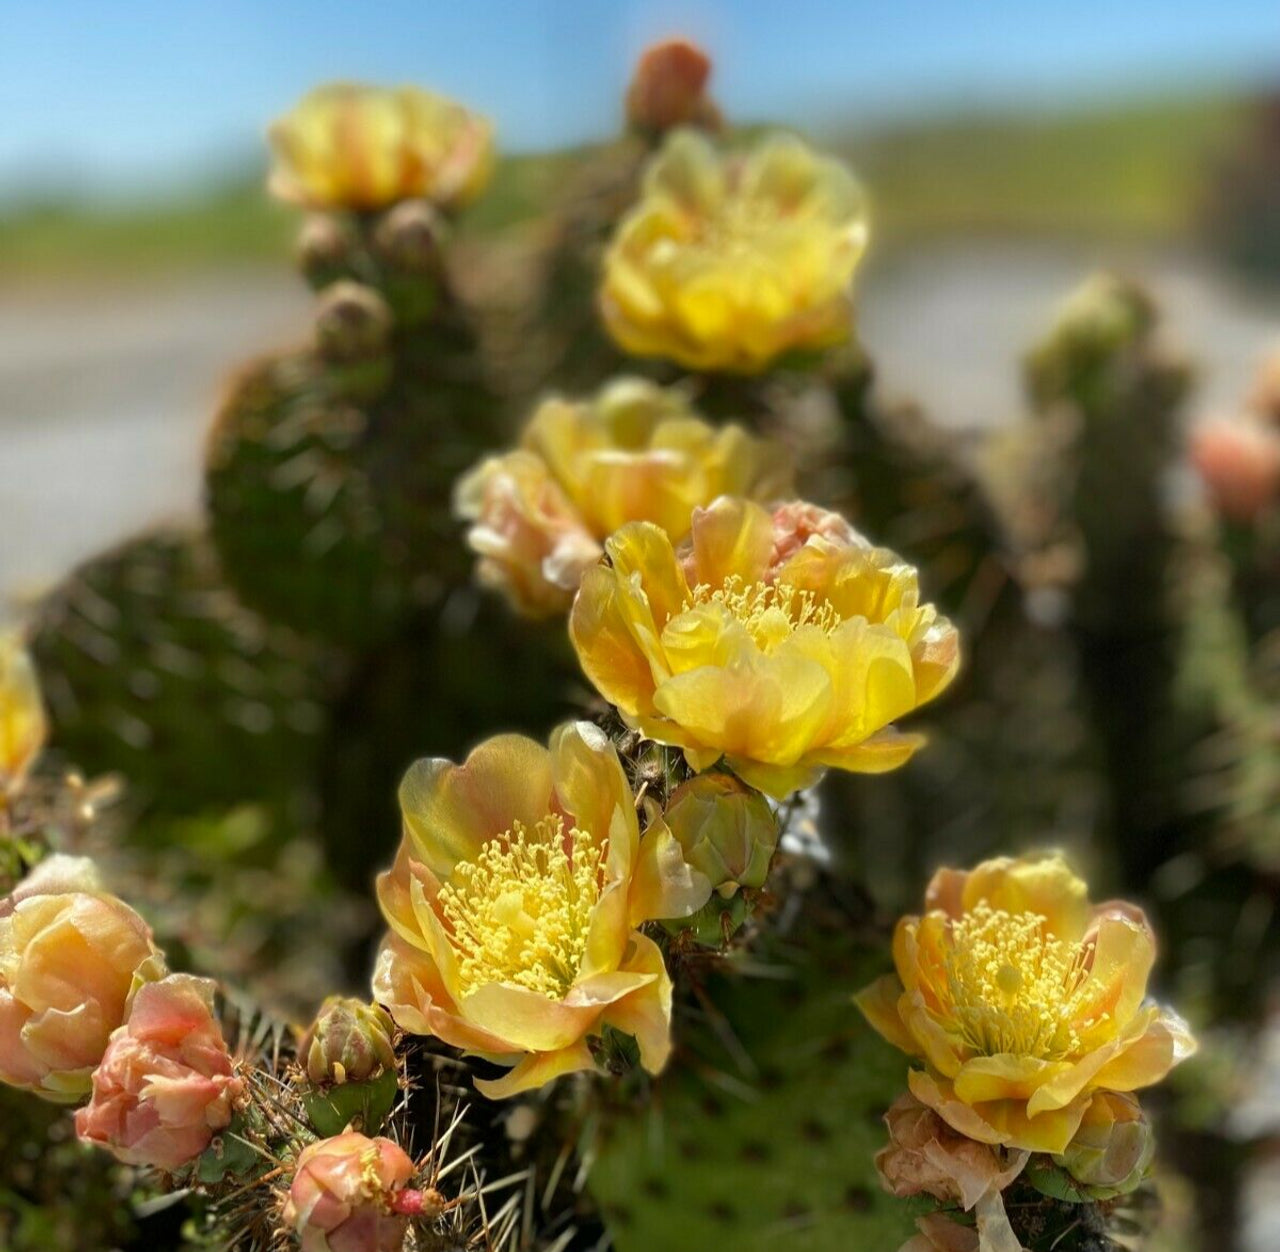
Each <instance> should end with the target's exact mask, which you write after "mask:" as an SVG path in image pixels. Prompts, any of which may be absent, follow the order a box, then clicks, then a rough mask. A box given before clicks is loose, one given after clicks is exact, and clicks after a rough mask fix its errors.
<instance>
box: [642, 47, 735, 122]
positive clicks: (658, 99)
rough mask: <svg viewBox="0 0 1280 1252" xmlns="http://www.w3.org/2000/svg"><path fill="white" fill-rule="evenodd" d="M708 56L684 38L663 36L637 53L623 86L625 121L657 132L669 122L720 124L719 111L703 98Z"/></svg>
mask: <svg viewBox="0 0 1280 1252" xmlns="http://www.w3.org/2000/svg"><path fill="white" fill-rule="evenodd" d="M710 77H711V58H710V57H708V56H707V54H706V53H705V52H703V51H702V49H701V48H699V47H697V46H696V45H695V44H691V43H689V42H688V41H687V40H684V39H665V40H663V41H662V42H661V43H656V44H653V45H652V46H650V47H648V48H646V49H645V50H644V52H642V53H641V54H640V60H639V61H638V62H637V63H636V71H635V74H634V75H633V77H632V79H631V85H630V86H629V87H628V88H627V123H628V125H630V126H633V127H635V129H636V130H639V131H643V132H645V133H646V134H653V135H661V134H662V133H663V132H664V131H668V130H670V129H671V128H672V127H673V126H704V127H706V128H707V129H709V130H712V129H715V128H717V127H718V126H719V125H720V112H719V110H718V109H717V108H716V106H715V105H714V104H712V102H711V101H710V100H709V99H708V98H707V95H706V86H707V79H708V78H710Z"/></svg>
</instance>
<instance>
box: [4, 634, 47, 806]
mask: <svg viewBox="0 0 1280 1252" xmlns="http://www.w3.org/2000/svg"><path fill="white" fill-rule="evenodd" d="M47 733H48V722H47V720H46V718H45V712H44V701H43V700H42V699H41V697H40V683H39V680H38V679H37V677H36V669H35V666H34V665H33V664H32V663H31V657H30V655H29V654H28V652H27V650H26V649H25V648H24V647H23V646H22V643H21V641H20V640H19V639H18V637H17V636H16V635H0V801H2V799H3V797H4V795H5V794H6V793H7V792H11V791H15V790H16V789H17V788H18V787H20V786H21V785H22V780H23V779H24V778H25V777H26V774H27V770H28V769H30V768H31V764H32V762H33V761H34V760H35V759H36V757H37V756H39V755H40V749H41V748H43V747H44V741H45V736H46V734H47Z"/></svg>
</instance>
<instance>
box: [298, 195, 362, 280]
mask: <svg viewBox="0 0 1280 1252" xmlns="http://www.w3.org/2000/svg"><path fill="white" fill-rule="evenodd" d="M352 245H353V240H352V238H351V232H350V231H349V230H348V229H347V227H346V226H345V225H344V224H343V223H342V222H341V221H339V220H338V219H337V218H335V217H331V216H330V215H329V214H327V213H313V214H311V215H310V216H308V217H307V219H306V221H304V222H303V224H302V229H301V231H299V232H298V244H297V254H298V264H299V266H300V267H301V269H302V272H303V274H304V275H305V276H306V279H307V282H309V283H310V284H311V286H312V287H314V288H316V289H317V290H320V289H321V288H324V287H327V286H329V284H330V283H332V282H335V281H336V280H337V279H339V278H342V277H343V276H344V275H345V274H346V273H347V272H348V267H349V266H350V264H351V250H352Z"/></svg>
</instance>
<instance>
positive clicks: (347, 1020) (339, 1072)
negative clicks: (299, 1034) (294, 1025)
mask: <svg viewBox="0 0 1280 1252" xmlns="http://www.w3.org/2000/svg"><path fill="white" fill-rule="evenodd" d="M394 1032H395V1025H394V1024H393V1023H392V1021H391V1018H390V1016H389V1015H388V1013H387V1011H386V1010H385V1009H383V1008H382V1007H381V1006H380V1005H377V1004H365V1003H364V1002H363V1001H361V1000H357V999H354V998H349V997H346V996H330V997H329V998H328V999H327V1000H325V1002H324V1003H323V1004H322V1005H321V1006H320V1012H319V1013H318V1014H317V1015H316V1020H315V1021H314V1022H313V1023H312V1025H311V1029H310V1030H308V1031H307V1033H306V1035H305V1036H303V1039H302V1043H301V1045H300V1046H299V1048H298V1055H299V1057H300V1058H301V1059H302V1061H303V1064H304V1065H305V1066H306V1069H307V1077H308V1078H309V1079H310V1080H311V1082H312V1083H313V1084H314V1085H316V1086H320V1085H322V1084H324V1083H344V1082H364V1081H365V1079H367V1078H373V1077H375V1076H376V1075H377V1074H379V1073H381V1072H382V1071H383V1070H384V1069H394V1068H395V1063H396V1054H395V1052H394V1050H393V1049H392V1047H391V1037H392V1035H393V1034H394Z"/></svg>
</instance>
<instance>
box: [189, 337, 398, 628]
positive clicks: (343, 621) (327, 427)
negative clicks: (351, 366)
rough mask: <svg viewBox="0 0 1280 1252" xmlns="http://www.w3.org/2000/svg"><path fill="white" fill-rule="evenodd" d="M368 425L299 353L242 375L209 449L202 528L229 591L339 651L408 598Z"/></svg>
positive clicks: (383, 622) (392, 621) (389, 623)
mask: <svg viewBox="0 0 1280 1252" xmlns="http://www.w3.org/2000/svg"><path fill="white" fill-rule="evenodd" d="M368 426H369V416H368V414H367V412H366V411H365V410H364V409H362V408H361V407H360V406H359V405H358V404H356V403H355V402H353V401H352V400H350V399H348V398H346V397H344V396H342V395H341V394H339V393H338V391H337V389H336V388H335V387H334V386H333V385H332V380H331V379H330V377H329V375H328V373H327V371H326V368H325V367H324V365H323V364H322V363H321V362H320V361H318V360H317V359H316V358H313V357H311V356H310V355H305V354H303V355H295V356H284V357H277V358H273V359H271V360H267V361H264V362H262V363H260V364H258V365H256V366H254V367H253V368H252V369H250V370H249V371H248V372H247V373H245V374H244V375H243V376H242V377H241V379H240V380H239V382H238V383H237V384H236V386H235V387H234V388H233V390H232V392H231V395H230V396H229V398H228V399H227V402H226V403H225V404H224V405H223V408H222V411H221V413H220V414H219V416H218V419H217V422H216V423H215V425H214V428H213V432H212V435H211V438H210V442H209V452H208V462H207V472H206V480H205V482H206V491H207V500H208V505H209V518H210V526H211V530H212V534H213V539H214V542H215V543H216V544H217V547H218V554H219V556H220V557H221V560H222V564H223V567H224V569H225V570H226V573H227V576H228V578H230V579H231V581H232V582H233V583H234V585H235V588H236V591H237V592H238V593H239V594H240V596H241V598H242V599H243V600H244V601H245V603H246V604H249V605H251V606H252V607H253V608H255V609H257V610H258V611H259V612H262V613H264V614H265V615H267V616H268V617H270V618H271V619H272V620H274V621H279V622H283V623H285V624H287V625H289V626H292V627H294V628H296V629H298V630H300V631H305V632H307V633H309V634H315V635H318V636H320V637H321V638H325V639H329V640H333V641H335V642H338V643H341V644H354V645H358V644H363V643H367V642H368V641H370V640H371V639H378V638H381V637H384V636H385V635H386V634H387V633H389V632H390V631H391V630H393V629H394V627H395V625H396V624H397V623H398V622H399V620H400V619H401V617H402V615H403V614H404V613H405V611H406V609H407V605H408V598H409V591H410V587H409V579H408V577H407V573H406V569H405V565H406V561H405V559H404V554H403V553H397V552H396V551H394V550H392V549H391V548H390V545H389V544H388V541H387V535H386V522H385V518H384V516H383V513H382V509H381V507H380V503H379V500H378V494H377V491H376V489H375V486H374V484H373V482H372V481H371V478H370V473H369V469H368V467H367V465H366V464H365V462H366V460H367V454H366V452H365V451H364V448H365V444H366V441H367V435H368Z"/></svg>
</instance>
